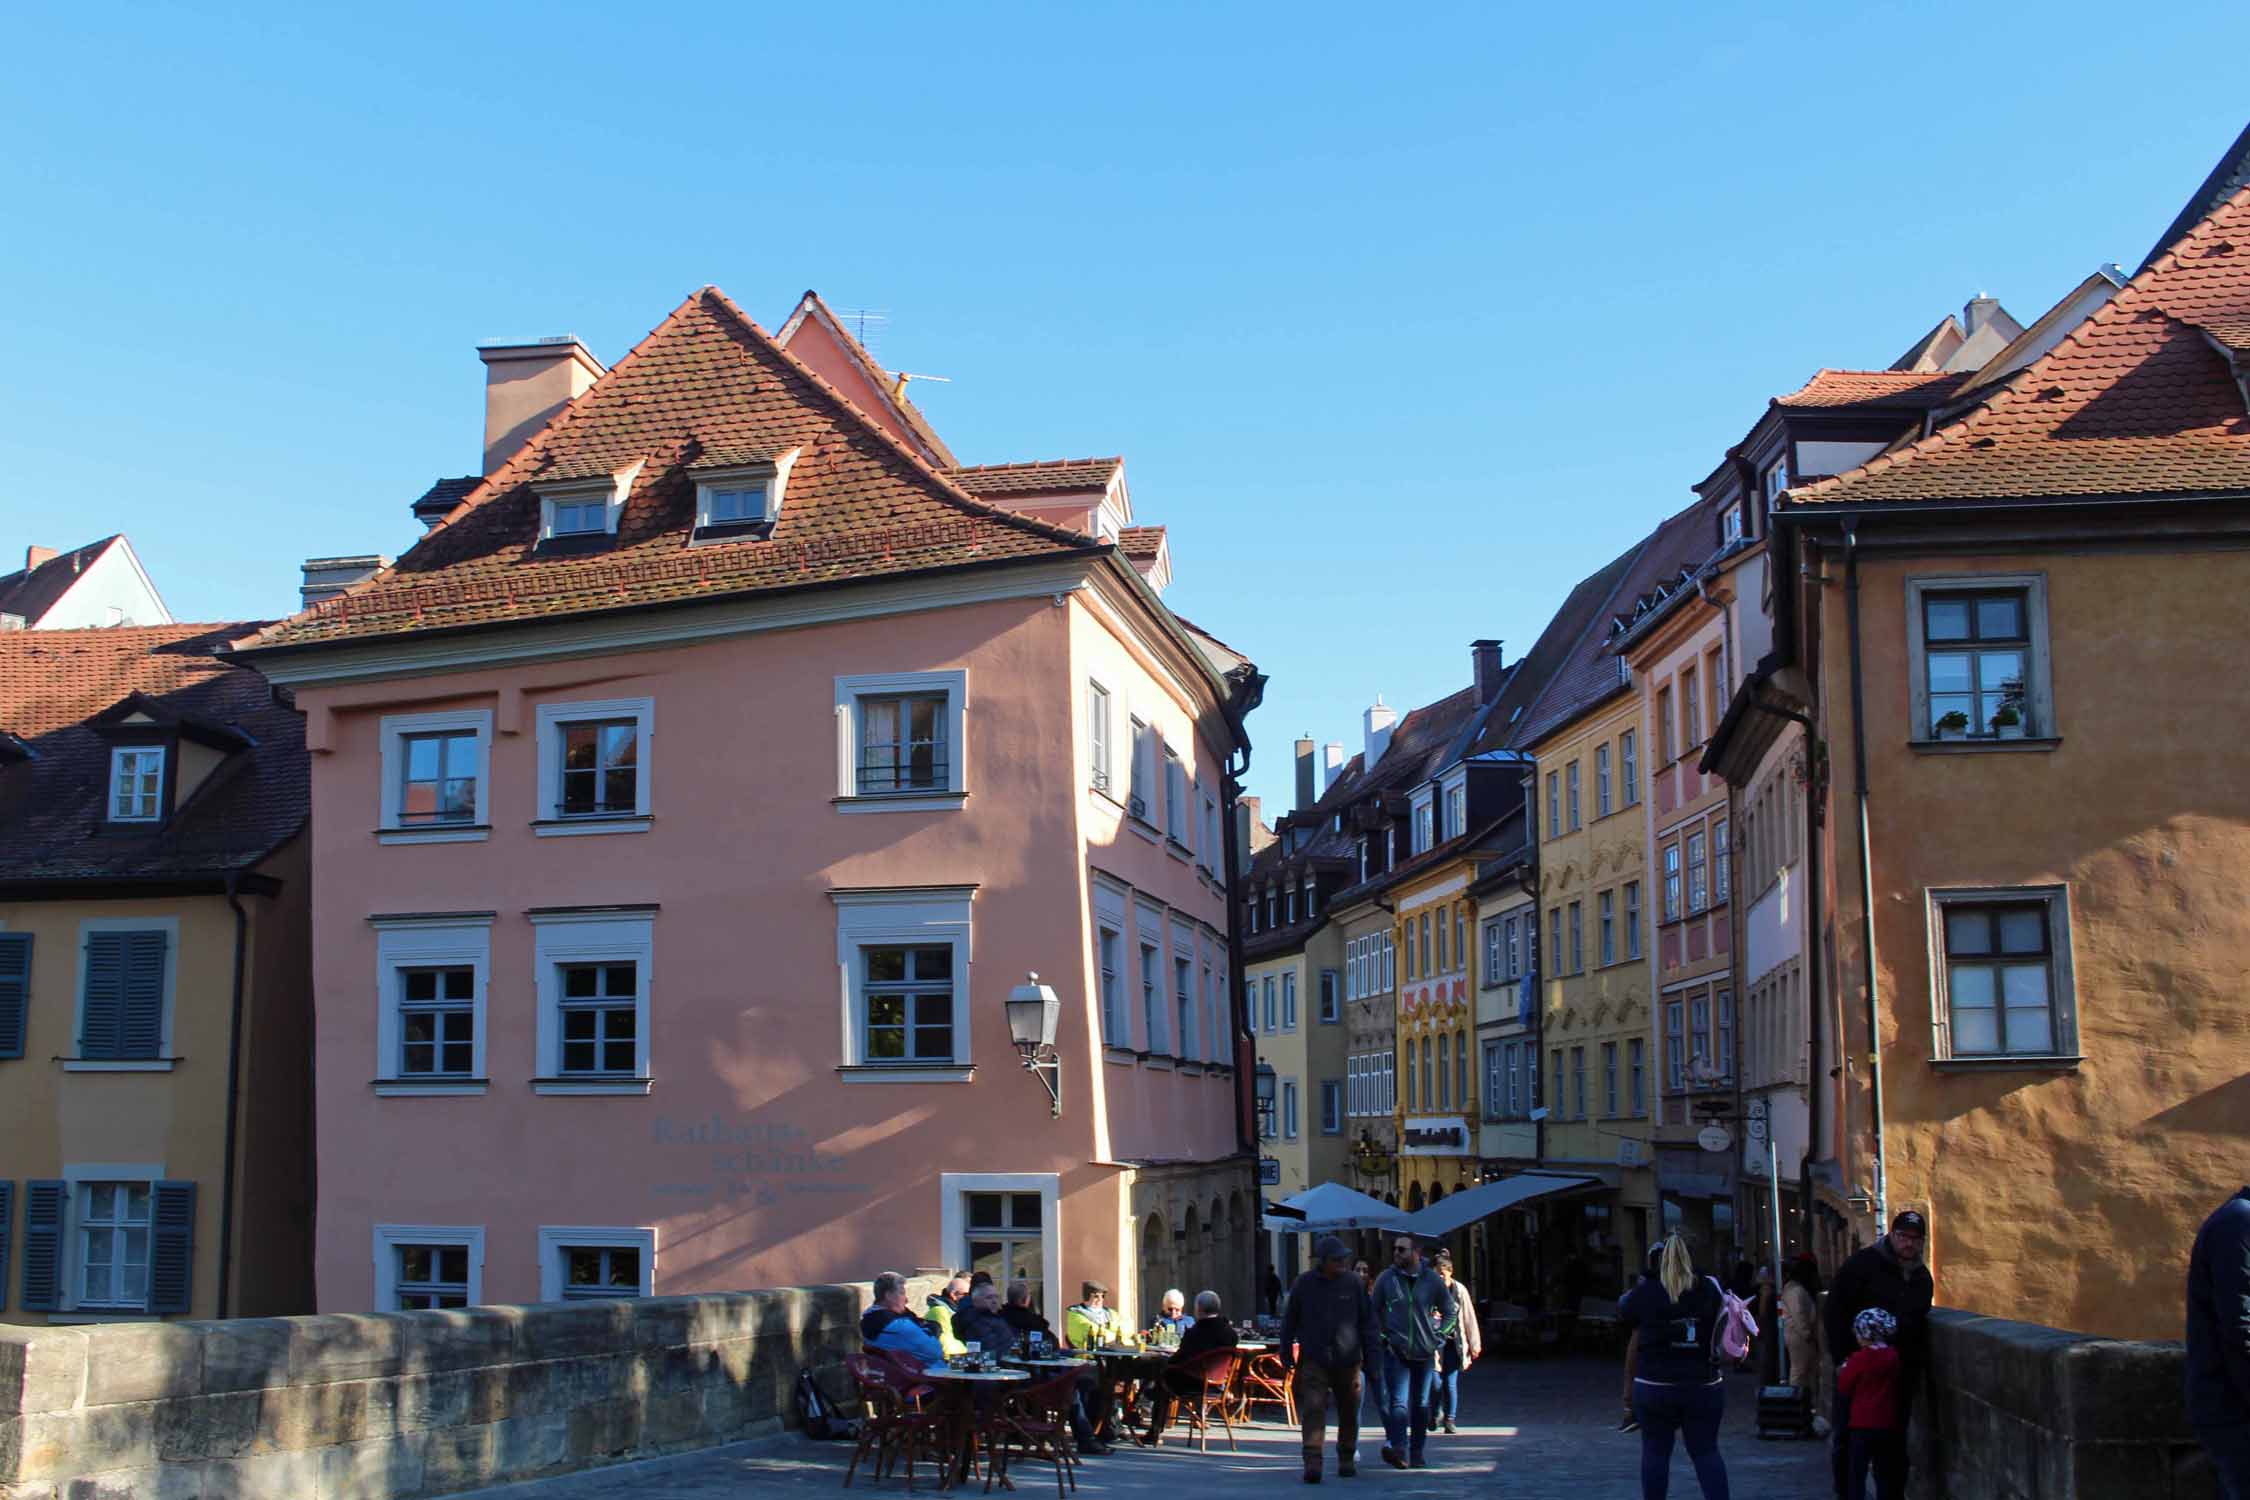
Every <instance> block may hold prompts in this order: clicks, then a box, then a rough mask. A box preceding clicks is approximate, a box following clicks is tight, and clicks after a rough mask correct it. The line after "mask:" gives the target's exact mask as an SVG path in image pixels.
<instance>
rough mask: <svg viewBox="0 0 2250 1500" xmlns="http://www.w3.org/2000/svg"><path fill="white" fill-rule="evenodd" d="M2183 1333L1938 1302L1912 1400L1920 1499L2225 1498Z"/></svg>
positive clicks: (1914, 1487)
mask: <svg viewBox="0 0 2250 1500" xmlns="http://www.w3.org/2000/svg"><path fill="white" fill-rule="evenodd" d="M2184 1361H2185V1354H2184V1353H2183V1350H2182V1346H2181V1345H2179V1344H2177V1343H2133V1342H2129V1341H2126V1340H2122V1339H2098V1338H2091V1337H2089V1336H2087V1335H2085V1334H2082V1333H2065V1332H2063V1331H2061V1330H2059V1329H2054V1328H2043V1327H2041V1326H2039V1325H2038V1324H2036V1323H2011V1322H2009V1321H2007V1320H2006V1319H2003V1318H1987V1317H1982V1316H1979V1315H1977V1314H1975V1313H1964V1312H1956V1311H1953V1310H1952V1309H1949V1308H1940V1309H1938V1310H1937V1312H1936V1313H1935V1314H1934V1315H1933V1316H1932V1319H1931V1367H1932V1368H1931V1375H1932V1380H1931V1384H1930V1387H1929V1388H1928V1389H1927V1390H1926V1391H1925V1392H1924V1394H1923V1396H1922V1399H1920V1400H1918V1401H1917V1402H1916V1404H1915V1413H1914V1430H1913V1434H1912V1439H1911V1441H1912V1444H1913V1448H1914V1467H1913V1483H1912V1484H1911V1486H1910V1487H1909V1488H1910V1493H1911V1495H1912V1497H1913V1500H2218V1488H2217V1485H2216V1483H2215V1481H2214V1480H2213V1479H2212V1477H2211V1469H2210V1465H2209V1463H2208V1461H2207V1460H2206V1459H2205V1458H2204V1456H2203V1453H2202V1450H2201V1449H2200V1448H2199V1447H2198V1446H2197V1445H2196V1441H2195V1437H2194V1434H2193V1433H2192V1432H2190V1431H2189V1429H2188V1425H2187V1415H2186V1406H2185V1403H2184V1400H2183V1397H2182V1393H2181V1376H2182V1367H2183V1364H2184Z"/></svg>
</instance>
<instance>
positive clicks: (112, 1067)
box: [56, 1057, 186, 1073]
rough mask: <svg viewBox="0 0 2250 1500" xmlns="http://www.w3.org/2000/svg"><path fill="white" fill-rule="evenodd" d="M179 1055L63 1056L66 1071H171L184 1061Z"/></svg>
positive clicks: (62, 1061) (61, 1059) (62, 1062)
mask: <svg viewBox="0 0 2250 1500" xmlns="http://www.w3.org/2000/svg"><path fill="white" fill-rule="evenodd" d="M185 1060H186V1059H184V1058H178V1057H120V1058H94V1057H61V1058H57V1059H56V1061H57V1062H59V1063H61V1064H62V1067H63V1071H64V1072H65V1073H169V1072H171V1071H172V1065H173V1064H174V1063H178V1062H184V1061H185Z"/></svg>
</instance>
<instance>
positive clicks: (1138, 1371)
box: [1087, 1344, 1172, 1440]
mask: <svg viewBox="0 0 2250 1500" xmlns="http://www.w3.org/2000/svg"><path fill="white" fill-rule="evenodd" d="M1087 1353H1089V1354H1091V1355H1093V1357H1094V1358H1095V1359H1096V1360H1097V1361H1098V1362H1099V1363H1100V1364H1101V1367H1102V1383H1103V1384H1104V1385H1106V1386H1108V1387H1110V1389H1111V1390H1112V1391H1113V1392H1114V1393H1115V1396H1116V1405H1117V1417H1116V1421H1117V1425H1118V1426H1119V1427H1121V1428H1122V1429H1124V1430H1125V1431H1127V1432H1130V1433H1132V1434H1133V1436H1134V1438H1135V1439H1136V1440H1138V1439H1139V1437H1140V1430H1141V1429H1142V1428H1143V1427H1145V1426H1147V1425H1148V1424H1147V1422H1146V1421H1145V1420H1143V1415H1142V1412H1141V1409H1140V1401H1139V1393H1140V1390H1141V1389H1142V1388H1144V1387H1152V1386H1153V1385H1154V1384H1155V1382H1156V1381H1157V1380H1159V1379H1161V1378H1162V1376H1163V1374H1164V1367H1165V1366H1166V1365H1167V1364H1169V1363H1170V1362H1171V1359H1172V1352H1171V1351H1170V1350H1169V1349H1139V1348H1134V1347H1131V1346H1123V1347H1120V1346H1117V1345H1111V1344H1099V1345H1096V1346H1095V1347H1094V1348H1092V1349H1089V1350H1088V1351H1087Z"/></svg>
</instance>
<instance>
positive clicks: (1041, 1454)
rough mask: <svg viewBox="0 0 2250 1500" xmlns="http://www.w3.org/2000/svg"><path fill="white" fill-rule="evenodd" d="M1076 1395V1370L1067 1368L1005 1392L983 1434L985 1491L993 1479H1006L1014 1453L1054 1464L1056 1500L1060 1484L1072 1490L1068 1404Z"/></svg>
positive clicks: (1074, 1479) (1073, 1455)
mask: <svg viewBox="0 0 2250 1500" xmlns="http://www.w3.org/2000/svg"><path fill="white" fill-rule="evenodd" d="M1077 1399H1078V1376H1077V1374H1076V1373H1075V1372H1074V1371H1068V1370H1066V1371H1064V1372H1063V1373H1062V1374H1060V1375H1058V1376H1056V1377H1055V1378H1054V1379H1052V1380H1043V1381H1040V1382H1039V1383H1038V1384H1036V1385H1031V1386H1027V1387H1024V1388H1022V1389H1019V1390H1017V1391H1016V1392H1015V1393H1014V1394H1013V1395H1011V1396H1009V1398H1008V1400H1007V1404H1006V1405H1004V1406H1003V1407H1002V1408H1001V1409H1000V1411H999V1412H998V1414H997V1415H996V1417H995V1419H994V1421H993V1423H992V1430H991V1432H990V1435H989V1436H988V1439H987V1448H986V1451H987V1452H988V1453H989V1455H990V1462H989V1463H988V1465H987V1466H986V1470H985V1478H984V1488H985V1493H987V1494H990V1493H991V1492H992V1482H993V1481H994V1480H995V1479H997V1480H999V1481H1000V1482H1001V1483H1002V1484H1006V1483H1007V1482H1008V1481H1007V1476H1008V1465H1009V1464H1011V1463H1013V1462H1014V1461H1015V1460H1016V1459H1018V1458H1023V1459H1026V1460H1028V1461H1030V1462H1032V1463H1052V1464H1053V1465H1054V1466H1055V1495H1056V1497H1057V1500H1061V1497H1062V1495H1063V1493H1064V1491H1063V1486H1064V1485H1065V1484H1068V1485H1069V1486H1070V1490H1071V1492H1072V1493H1076V1492H1077V1489H1078V1475H1077V1474H1076V1472H1074V1471H1075V1470H1076V1469H1077V1467H1078V1457H1077V1454H1076V1453H1075V1452H1074V1451H1073V1450H1072V1446H1071V1438H1070V1408H1071V1405H1072V1403H1074V1402H1075V1401H1076V1400H1077ZM1011 1487H1012V1486H1011Z"/></svg>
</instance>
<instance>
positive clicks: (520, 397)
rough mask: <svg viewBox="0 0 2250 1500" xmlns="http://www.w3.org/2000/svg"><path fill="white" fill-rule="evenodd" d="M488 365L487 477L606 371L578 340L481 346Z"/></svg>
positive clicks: (570, 337)
mask: <svg viewBox="0 0 2250 1500" xmlns="http://www.w3.org/2000/svg"><path fill="white" fill-rule="evenodd" d="M477 358H479V359H481V360H483V361H484V472H485V473H487V474H490V473H491V472H492V471H493V470H495V469H497V468H499V467H500V466H501V465H502V464H504V463H506V462H507V461H508V460H509V459H510V458H512V457H514V456H515V452H516V450H517V449H518V448H521V447H522V446H523V445H524V444H525V443H528V442H530V441H531V439H532V437H533V436H534V435H535V434H537V433H538V431H539V429H540V428H542V427H544V426H546V425H547V423H548V421H549V419H551V418H552V417H553V416H554V415H555V413H556V412H559V411H561V410H562V409H563V408H564V407H566V406H568V405H570V403H571V402H573V401H575V400H577V399H578V397H579V396H581V395H583V394H584V393H585V391H586V388H587V387H588V386H590V385H592V384H593V383H594V382H595V381H596V380H599V379H600V378H601V377H602V375H603V373H604V372H605V368H606V367H605V366H604V365H603V364H602V362H601V361H600V360H598V359H596V358H594V356H593V354H592V353H591V352H590V351H589V350H588V349H587V348H586V346H585V345H584V344H581V343H580V342H578V338H577V335H575V334H564V335H562V336H561V337H560V338H551V339H538V340H536V341H534V342H532V343H528V344H481V345H479V346H478V347H477Z"/></svg>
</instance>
